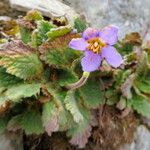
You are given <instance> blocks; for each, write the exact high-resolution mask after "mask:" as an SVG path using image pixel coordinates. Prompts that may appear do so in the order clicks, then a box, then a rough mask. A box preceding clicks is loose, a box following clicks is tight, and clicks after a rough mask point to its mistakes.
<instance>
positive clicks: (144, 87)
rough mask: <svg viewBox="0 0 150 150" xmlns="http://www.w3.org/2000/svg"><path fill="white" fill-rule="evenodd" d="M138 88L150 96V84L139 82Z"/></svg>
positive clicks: (137, 83)
mask: <svg viewBox="0 0 150 150" xmlns="http://www.w3.org/2000/svg"><path fill="white" fill-rule="evenodd" d="M136 86H137V88H138V89H139V90H140V91H142V92H144V93H147V94H150V84H149V83H148V82H144V81H143V82H142V81H141V82H138V81H137V82H136Z"/></svg>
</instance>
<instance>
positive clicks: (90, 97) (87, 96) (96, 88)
mask: <svg viewBox="0 0 150 150" xmlns="http://www.w3.org/2000/svg"><path fill="white" fill-rule="evenodd" d="M79 91H80V95H81V97H82V99H83V102H84V104H85V106H86V107H88V108H96V107H98V106H99V105H100V104H102V103H103V93H102V90H101V87H100V82H99V81H96V80H95V79H89V80H88V81H87V83H86V84H85V85H84V86H82V87H81V88H80V89H79Z"/></svg>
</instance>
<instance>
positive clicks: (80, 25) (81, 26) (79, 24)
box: [74, 18, 88, 32]
mask: <svg viewBox="0 0 150 150" xmlns="http://www.w3.org/2000/svg"><path fill="white" fill-rule="evenodd" d="M87 27H88V25H87V23H86V21H85V20H83V19H82V20H81V18H76V19H75V20H74V28H75V29H77V31H78V32H83V31H84V30H85V29H86V28H87Z"/></svg>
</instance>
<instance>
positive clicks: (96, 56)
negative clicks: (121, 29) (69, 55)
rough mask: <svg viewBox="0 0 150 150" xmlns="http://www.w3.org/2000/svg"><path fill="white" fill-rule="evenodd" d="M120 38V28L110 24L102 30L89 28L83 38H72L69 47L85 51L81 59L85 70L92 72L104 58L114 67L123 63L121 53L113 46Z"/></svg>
mask: <svg viewBox="0 0 150 150" xmlns="http://www.w3.org/2000/svg"><path fill="white" fill-rule="evenodd" d="M117 40H118V28H117V27H116V26H113V25H110V26H107V27H105V28H103V29H102V30H96V29H93V28H87V29H86V30H85V31H84V32H83V34H82V38H77V39H72V40H71V41H70V43H69V47H70V48H72V49H75V50H81V51H84V57H83V58H82V60H81V65H82V69H83V71H86V72H92V71H95V70H97V69H98V68H99V67H100V65H101V62H102V60H103V59H105V60H106V61H107V63H108V64H110V65H111V66H112V67H114V68H117V67H119V66H120V65H121V63H122V61H123V60H122V57H121V55H120V54H119V53H118V52H117V51H116V49H115V48H114V47H113V46H112V45H114V44H115V43H116V42H117Z"/></svg>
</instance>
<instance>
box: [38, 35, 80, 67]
mask: <svg viewBox="0 0 150 150" xmlns="http://www.w3.org/2000/svg"><path fill="white" fill-rule="evenodd" d="M79 36H80V35H78V34H67V35H65V36H61V37H58V38H56V39H55V40H54V41H51V42H50V41H49V42H45V43H44V44H42V45H41V46H40V48H39V50H40V53H41V59H42V60H44V61H45V63H47V64H49V65H53V66H56V67H57V68H66V67H70V66H71V63H72V62H73V60H75V59H76V58H78V56H79V53H77V52H76V51H73V50H71V49H70V48H69V47H68V44H69V42H70V41H71V39H72V38H76V37H79Z"/></svg>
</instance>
